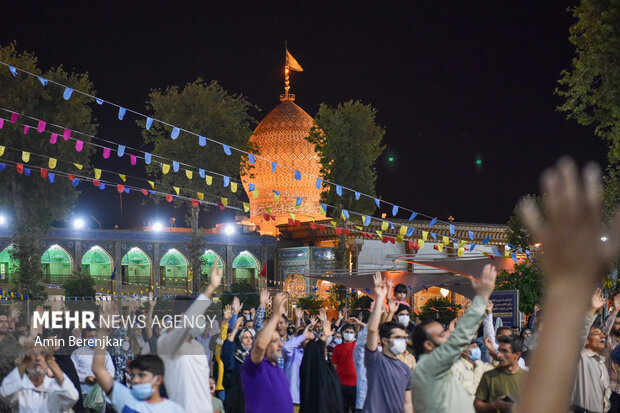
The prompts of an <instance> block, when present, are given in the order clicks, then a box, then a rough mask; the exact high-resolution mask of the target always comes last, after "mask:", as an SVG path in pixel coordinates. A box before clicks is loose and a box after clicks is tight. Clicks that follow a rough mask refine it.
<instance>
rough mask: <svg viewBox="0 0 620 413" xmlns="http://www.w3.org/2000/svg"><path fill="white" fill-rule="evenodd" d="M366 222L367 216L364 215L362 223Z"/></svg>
mask: <svg viewBox="0 0 620 413" xmlns="http://www.w3.org/2000/svg"><path fill="white" fill-rule="evenodd" d="M364 222H366V215H362V223H364Z"/></svg>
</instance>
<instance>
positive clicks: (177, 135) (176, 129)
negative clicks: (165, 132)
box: [170, 126, 181, 140]
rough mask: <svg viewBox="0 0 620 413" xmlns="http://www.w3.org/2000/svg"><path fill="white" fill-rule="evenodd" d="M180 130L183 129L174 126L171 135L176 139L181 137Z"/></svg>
mask: <svg viewBox="0 0 620 413" xmlns="http://www.w3.org/2000/svg"><path fill="white" fill-rule="evenodd" d="M179 132H181V129H179V128H178V127H176V126H175V127H173V128H172V132H170V137H171V138H172V139H173V140H174V139H176V138H178V137H179Z"/></svg>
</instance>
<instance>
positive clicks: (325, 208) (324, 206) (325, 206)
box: [319, 203, 327, 213]
mask: <svg viewBox="0 0 620 413" xmlns="http://www.w3.org/2000/svg"><path fill="white" fill-rule="evenodd" d="M319 205H321V208H323V212H325V213H327V205H326V204H321V203H319Z"/></svg>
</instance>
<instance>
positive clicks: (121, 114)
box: [118, 107, 127, 120]
mask: <svg viewBox="0 0 620 413" xmlns="http://www.w3.org/2000/svg"><path fill="white" fill-rule="evenodd" d="M126 112H127V109H125V108H122V107H119V108H118V119H119V120H123V118H124V117H125V113H126Z"/></svg>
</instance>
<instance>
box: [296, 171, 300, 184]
mask: <svg viewBox="0 0 620 413" xmlns="http://www.w3.org/2000/svg"><path fill="white" fill-rule="evenodd" d="M295 180H297V181H300V180H301V172H299V171H297V170H295Z"/></svg>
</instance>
